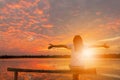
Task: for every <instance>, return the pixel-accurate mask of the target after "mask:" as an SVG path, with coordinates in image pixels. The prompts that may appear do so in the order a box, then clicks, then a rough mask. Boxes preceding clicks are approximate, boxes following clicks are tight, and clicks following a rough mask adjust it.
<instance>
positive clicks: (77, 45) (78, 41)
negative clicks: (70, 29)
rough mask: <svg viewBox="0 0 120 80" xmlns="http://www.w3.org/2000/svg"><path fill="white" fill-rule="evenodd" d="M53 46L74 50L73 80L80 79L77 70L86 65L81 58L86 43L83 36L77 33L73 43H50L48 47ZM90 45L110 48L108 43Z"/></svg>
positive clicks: (71, 67)
mask: <svg viewBox="0 0 120 80" xmlns="http://www.w3.org/2000/svg"><path fill="white" fill-rule="evenodd" d="M53 47H56V48H67V49H70V50H71V51H72V54H71V62H70V69H71V71H73V80H79V79H78V78H79V77H78V76H79V74H78V73H77V71H79V70H82V69H83V68H84V67H85V66H84V62H83V61H81V60H80V58H81V54H82V51H83V48H84V44H83V40H82V38H81V36H80V35H76V36H74V38H73V45H71V46H70V45H69V46H68V45H53V44H50V46H49V47H48V49H51V48H53ZM90 47H105V48H109V47H108V46H107V45H105V44H104V45H94V46H90Z"/></svg>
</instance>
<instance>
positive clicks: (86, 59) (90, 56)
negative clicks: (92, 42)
mask: <svg viewBox="0 0 120 80" xmlns="http://www.w3.org/2000/svg"><path fill="white" fill-rule="evenodd" d="M95 54H96V50H95V49H92V48H84V49H83V52H82V55H81V59H82V62H83V63H84V65H85V67H89V68H90V67H93V66H94V65H95V64H96V63H95V62H96V61H95V58H96V57H95Z"/></svg>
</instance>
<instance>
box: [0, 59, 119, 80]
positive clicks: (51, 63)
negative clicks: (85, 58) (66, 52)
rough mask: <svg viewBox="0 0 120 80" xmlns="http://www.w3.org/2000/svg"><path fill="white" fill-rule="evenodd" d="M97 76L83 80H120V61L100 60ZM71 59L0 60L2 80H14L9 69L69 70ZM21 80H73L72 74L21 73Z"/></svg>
mask: <svg viewBox="0 0 120 80" xmlns="http://www.w3.org/2000/svg"><path fill="white" fill-rule="evenodd" d="M96 62H97V63H95V66H96V68H97V75H82V76H80V78H81V80H120V59H98V60H96ZM68 65H69V59H11V60H10V59H6V60H5V59H4V60H3V59H0V80H13V73H12V72H8V71H7V67H14V68H29V69H47V70H48V69H69V66H68ZM19 80H72V75H70V74H41V73H20V74H19Z"/></svg>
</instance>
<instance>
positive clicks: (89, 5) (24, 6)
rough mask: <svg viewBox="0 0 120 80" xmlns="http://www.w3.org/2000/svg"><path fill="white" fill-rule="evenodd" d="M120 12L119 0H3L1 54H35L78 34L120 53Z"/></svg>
mask: <svg viewBox="0 0 120 80" xmlns="http://www.w3.org/2000/svg"><path fill="white" fill-rule="evenodd" d="M119 14H120V0H0V54H3V53H5V52H8V53H12V52H34V53H36V52H39V51H42V50H45V49H47V46H48V44H49V43H54V44H58V43H59V44H62V43H63V44H68V43H71V41H72V38H73V36H74V35H76V34H79V35H81V36H82V37H83V39H84V43H88V44H91V43H94V42H106V43H108V44H109V45H110V46H111V49H109V50H113V51H117V52H119V49H120V41H119V40H120V15H119Z"/></svg>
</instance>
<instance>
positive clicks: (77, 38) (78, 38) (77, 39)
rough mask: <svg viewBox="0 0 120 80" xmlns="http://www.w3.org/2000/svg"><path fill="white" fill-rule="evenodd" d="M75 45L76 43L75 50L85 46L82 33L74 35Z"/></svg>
mask: <svg viewBox="0 0 120 80" xmlns="http://www.w3.org/2000/svg"><path fill="white" fill-rule="evenodd" d="M73 45H74V49H75V51H79V50H81V49H82V48H83V40H82V37H81V36H80V35H75V36H74V38H73Z"/></svg>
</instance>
